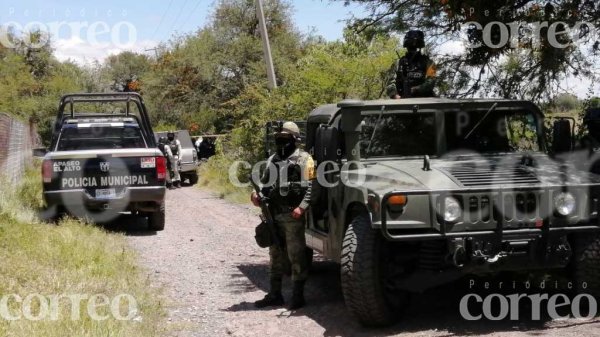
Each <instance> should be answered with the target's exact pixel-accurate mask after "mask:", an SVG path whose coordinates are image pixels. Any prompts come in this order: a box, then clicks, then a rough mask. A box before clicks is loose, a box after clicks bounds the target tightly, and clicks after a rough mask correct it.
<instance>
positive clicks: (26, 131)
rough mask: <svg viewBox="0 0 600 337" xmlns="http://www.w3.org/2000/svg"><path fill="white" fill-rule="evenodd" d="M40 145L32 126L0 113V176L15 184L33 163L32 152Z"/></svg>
mask: <svg viewBox="0 0 600 337" xmlns="http://www.w3.org/2000/svg"><path fill="white" fill-rule="evenodd" d="M39 144H40V139H39V135H38V134H37V130H36V127H35V125H34V124H32V123H26V122H22V121H20V120H17V119H15V118H14V117H11V116H9V115H8V114H5V113H0V174H1V175H3V176H4V177H5V178H6V179H7V180H8V181H10V182H12V183H15V182H17V181H19V180H20V179H21V177H22V176H23V174H24V173H25V169H26V168H27V167H28V166H29V165H31V163H32V161H33V154H32V150H33V149H34V148H36V147H38V146H39Z"/></svg>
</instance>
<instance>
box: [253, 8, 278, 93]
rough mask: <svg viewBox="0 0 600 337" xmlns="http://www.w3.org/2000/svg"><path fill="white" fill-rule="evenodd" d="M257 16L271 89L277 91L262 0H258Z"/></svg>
mask: <svg viewBox="0 0 600 337" xmlns="http://www.w3.org/2000/svg"><path fill="white" fill-rule="evenodd" d="M256 16H258V28H259V29H260V36H261V37H262V42H263V51H264V53H265V62H266V64H267V78H268V79H269V89H275V88H277V79H276V78H275V67H274V66H273V56H272V55H271V45H270V44H269V33H268V32H267V24H266V22H265V11H264V10H263V5H262V0H256Z"/></svg>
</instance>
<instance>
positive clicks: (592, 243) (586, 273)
mask: <svg viewBox="0 0 600 337" xmlns="http://www.w3.org/2000/svg"><path fill="white" fill-rule="evenodd" d="M573 267H574V268H573V269H574V270H573V272H574V276H575V283H576V284H575V286H576V290H577V291H578V292H581V293H588V294H590V295H593V296H595V297H600V235H590V236H585V237H584V236H579V237H577V240H576V244H575V260H574V261H573ZM583 283H585V285H586V286H585V287H583Z"/></svg>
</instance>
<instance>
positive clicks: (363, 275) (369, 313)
mask: <svg viewBox="0 0 600 337" xmlns="http://www.w3.org/2000/svg"><path fill="white" fill-rule="evenodd" d="M386 243H387V242H386V241H385V240H384V239H383V237H382V236H381V234H380V233H379V232H378V231H376V230H373V229H372V228H371V223H370V220H369V217H368V216H367V215H358V216H356V217H355V218H354V219H353V220H352V222H351V223H350V225H349V227H348V229H347V231H346V234H345V236H344V242H343V247H342V258H341V264H342V265H341V281H342V291H343V294H344V300H345V302H346V306H347V307H348V309H349V310H350V311H351V312H352V313H353V314H354V315H356V316H357V317H358V319H359V320H360V322H361V323H363V324H364V325H369V326H383V325H389V324H391V323H393V322H394V319H395V318H396V317H397V313H398V311H399V310H398V309H399V308H400V306H401V303H404V302H406V296H407V295H406V294H402V295H400V296H397V295H398V294H396V293H394V294H391V293H389V292H388V291H387V290H386V288H385V287H384V286H383V284H384V279H385V275H384V273H383V270H384V268H383V266H382V265H381V263H382V261H383V260H386V259H383V258H382V253H383V251H384V249H383V248H384V246H385V244H386ZM390 300H391V301H390ZM392 301H393V302H392ZM392 303H393V304H392Z"/></svg>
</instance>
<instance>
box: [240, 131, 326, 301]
mask: <svg viewBox="0 0 600 337" xmlns="http://www.w3.org/2000/svg"><path fill="white" fill-rule="evenodd" d="M299 140H300V129H299V128H298V126H297V125H296V123H293V122H286V123H283V124H282V125H281V127H280V129H279V130H278V131H277V132H276V134H275V143H276V145H277V151H276V153H275V154H274V155H272V156H271V157H270V158H269V159H268V161H267V168H266V169H265V171H264V172H263V174H262V177H261V181H262V182H263V183H266V182H268V181H275V183H274V185H273V186H267V189H268V190H269V192H267V193H266V195H267V196H268V197H269V198H270V200H271V204H272V205H273V207H272V208H273V209H272V210H271V212H272V213H273V218H274V219H275V222H276V231H277V232H278V234H279V237H280V238H281V240H280V241H281V242H282V244H281V246H278V245H273V246H271V247H269V257H270V264H271V268H270V273H269V276H270V282H271V284H270V291H269V293H268V294H267V295H266V296H265V297H264V298H263V299H262V300H259V301H256V302H255V303H254V304H255V306H256V307H257V308H264V307H268V306H281V305H283V304H284V300H283V296H282V295H281V284H282V277H283V274H284V272H285V269H286V265H289V264H291V267H292V281H293V284H294V288H293V296H292V302H291V304H290V309H292V310H294V309H298V308H301V307H303V306H304V305H305V301H304V283H305V282H306V279H307V277H308V265H309V262H310V261H309V257H308V256H307V248H306V241H305V237H304V228H305V217H304V214H305V212H306V209H307V208H308V207H309V205H310V202H311V190H312V182H311V181H312V180H313V179H315V164H314V161H313V159H312V157H311V156H310V154H308V153H307V152H305V151H303V150H301V149H300V148H298V146H297V143H298V141H299ZM271 165H274V166H275V168H276V169H277V170H276V172H277V175H278V176H277V179H273V178H272V177H269V171H270V170H269V166H271ZM273 171H274V170H273ZM251 200H252V203H253V204H254V205H255V206H259V205H260V197H259V196H258V194H257V193H256V192H253V193H252V196H251ZM288 259H289V260H288Z"/></svg>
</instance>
